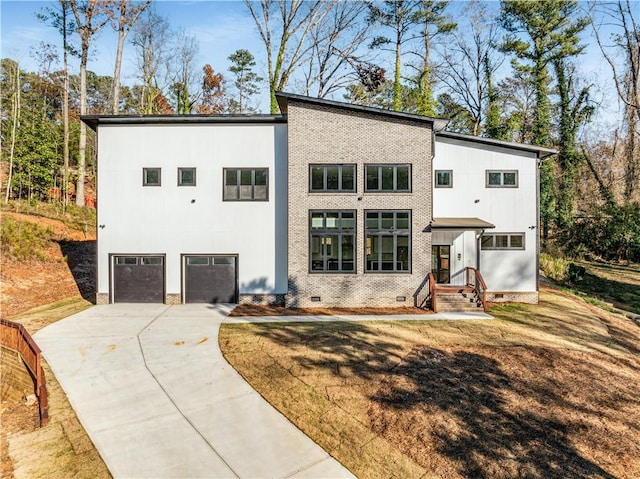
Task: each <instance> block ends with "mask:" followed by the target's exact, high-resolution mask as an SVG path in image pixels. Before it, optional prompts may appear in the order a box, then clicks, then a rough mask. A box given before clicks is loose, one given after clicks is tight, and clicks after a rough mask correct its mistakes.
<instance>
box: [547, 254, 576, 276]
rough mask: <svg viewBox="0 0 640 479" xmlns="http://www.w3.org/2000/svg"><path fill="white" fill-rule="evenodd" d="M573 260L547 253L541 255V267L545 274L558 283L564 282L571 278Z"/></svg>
mask: <svg viewBox="0 0 640 479" xmlns="http://www.w3.org/2000/svg"><path fill="white" fill-rule="evenodd" d="M570 265H571V261H569V260H567V259H565V258H555V257H553V256H551V255H550V254H547V253H542V254H541V255H540V269H541V270H542V271H543V272H544V274H545V276H547V277H548V278H551V279H552V280H554V281H557V282H558V283H564V282H565V281H567V280H568V278H569V267H570Z"/></svg>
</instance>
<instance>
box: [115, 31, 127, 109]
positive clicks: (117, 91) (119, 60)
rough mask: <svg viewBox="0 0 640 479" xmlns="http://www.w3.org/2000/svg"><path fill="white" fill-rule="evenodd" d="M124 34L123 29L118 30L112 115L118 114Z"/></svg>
mask: <svg viewBox="0 0 640 479" xmlns="http://www.w3.org/2000/svg"><path fill="white" fill-rule="evenodd" d="M126 36H127V35H126V32H125V31H124V28H120V29H119V30H118V49H117V50H116V65H115V69H114V71H113V90H112V97H113V109H112V113H113V114H114V115H117V114H118V111H119V110H120V69H121V67H122V52H123V50H124V40H125V37H126Z"/></svg>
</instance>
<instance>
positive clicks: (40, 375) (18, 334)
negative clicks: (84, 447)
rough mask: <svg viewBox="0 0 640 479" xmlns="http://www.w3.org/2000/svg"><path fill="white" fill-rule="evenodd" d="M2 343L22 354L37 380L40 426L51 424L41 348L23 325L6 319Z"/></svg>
mask: <svg viewBox="0 0 640 479" xmlns="http://www.w3.org/2000/svg"><path fill="white" fill-rule="evenodd" d="M0 343H2V345H3V346H5V347H7V348H9V349H13V350H15V351H17V352H18V354H20V357H22V360H23V361H24V363H25V364H26V366H27V368H28V369H29V371H30V372H31V376H32V377H33V378H34V379H35V392H36V397H37V398H38V405H39V408H40V426H46V425H47V424H48V423H49V403H48V396H47V383H46V380H45V377H44V370H43V369H42V355H41V351H40V348H39V347H38V345H37V344H36V343H35V341H34V340H33V338H32V337H31V335H30V334H29V333H28V332H27V330H26V329H25V327H24V326H23V325H22V324H19V323H14V322H13V321H8V320H6V319H0Z"/></svg>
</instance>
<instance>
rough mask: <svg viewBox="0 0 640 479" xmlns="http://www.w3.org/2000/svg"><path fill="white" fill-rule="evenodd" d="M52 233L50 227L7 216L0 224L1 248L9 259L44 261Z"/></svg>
mask: <svg viewBox="0 0 640 479" xmlns="http://www.w3.org/2000/svg"><path fill="white" fill-rule="evenodd" d="M52 235H53V230H52V229H51V228H49V227H47V228H43V227H42V226H40V225H38V224H36V223H31V222H29V221H21V220H17V219H15V218H11V217H9V216H5V217H4V218H3V219H2V225H1V226H0V243H1V247H0V250H1V251H2V255H3V256H5V258H7V259H12V260H16V261H30V260H39V261H44V260H45V259H46V252H45V249H46V248H47V247H48V246H49V243H50V241H51V236H52Z"/></svg>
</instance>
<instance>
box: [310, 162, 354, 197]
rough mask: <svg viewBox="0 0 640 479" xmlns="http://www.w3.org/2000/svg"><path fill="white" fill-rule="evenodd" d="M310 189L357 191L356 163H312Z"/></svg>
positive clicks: (315, 190)
mask: <svg viewBox="0 0 640 479" xmlns="http://www.w3.org/2000/svg"><path fill="white" fill-rule="evenodd" d="M309 171H310V174H309V176H310V190H311V191H312V192H322V191H348V192H354V191H356V165H311V166H310V170H309Z"/></svg>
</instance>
